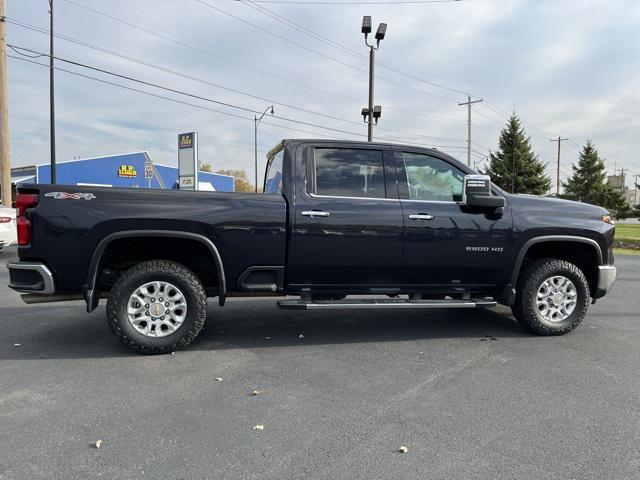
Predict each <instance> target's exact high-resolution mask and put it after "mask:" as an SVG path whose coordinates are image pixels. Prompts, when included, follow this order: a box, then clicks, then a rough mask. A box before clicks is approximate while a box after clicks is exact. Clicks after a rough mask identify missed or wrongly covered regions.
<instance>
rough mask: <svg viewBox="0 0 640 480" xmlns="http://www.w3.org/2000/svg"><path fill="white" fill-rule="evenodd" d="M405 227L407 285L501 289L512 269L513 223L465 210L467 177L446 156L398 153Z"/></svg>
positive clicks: (508, 218) (507, 215) (507, 216)
mask: <svg viewBox="0 0 640 480" xmlns="http://www.w3.org/2000/svg"><path fill="white" fill-rule="evenodd" d="M394 151H395V157H396V168H397V172H398V189H399V196H400V202H401V204H402V211H403V216H404V223H405V232H404V255H403V262H402V263H403V267H404V274H405V275H406V276H407V283H410V284H421V285H428V286H430V287H433V288H435V289H438V288H441V287H444V288H445V289H446V290H451V287H452V286H455V287H457V288H459V289H460V290H470V291H472V290H476V289H479V290H482V289H484V288H485V287H487V286H494V285H498V284H500V283H501V282H502V281H503V280H504V277H505V272H506V267H507V264H508V259H509V253H510V245H511V243H512V242H511V235H512V221H511V212H510V210H509V206H508V205H507V206H506V207H505V212H504V214H503V215H500V216H496V215H495V214H494V213H493V212H488V211H483V210H472V209H468V208H466V207H464V206H462V205H460V203H459V202H460V201H461V200H462V182H463V178H464V175H465V171H463V169H462V168H460V166H458V165H456V162H455V161H452V160H451V159H450V158H449V157H447V156H446V155H439V154H438V153H436V152H434V153H432V154H425V153H424V152H423V151H422V152H420V151H418V150H414V151H412V150H411V149H405V148H394Z"/></svg>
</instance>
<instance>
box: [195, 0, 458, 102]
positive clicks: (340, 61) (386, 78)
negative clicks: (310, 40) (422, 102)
mask: <svg viewBox="0 0 640 480" xmlns="http://www.w3.org/2000/svg"><path fill="white" fill-rule="evenodd" d="M197 2H198V3H200V4H202V5H205V6H207V7H209V8H211V9H212V10H215V11H217V12H220V13H222V14H223V15H227V16H229V17H231V18H234V19H235V20H238V21H239V22H242V23H244V24H246V25H249V26H251V27H253V28H255V29H257V30H260V31H261V32H264V33H266V34H267V35H271V36H272V37H276V38H278V39H280V40H283V41H285V42H287V43H290V44H292V45H295V46H296V47H298V48H302V49H304V50H307V51H309V52H311V53H314V54H316V55H319V56H321V57H323V58H326V59H327V60H331V61H332V62H336V63H338V64H340V65H343V66H345V67H347V68H350V69H352V70H356V71H358V72H361V73H367V74H368V73H369V72H368V71H367V70H365V69H362V68H359V67H356V66H355V65H351V64H350V63H347V62H343V61H342V60H339V59H337V58H335V57H332V56H331V55H327V54H326V53H322V52H319V51H318V50H315V49H313V48H310V47H307V46H306V45H303V44H302V43H299V42H296V41H295V40H291V39H290V38H287V37H285V36H284V35H280V34H278V33H275V32H272V31H270V30H268V29H266V28H263V27H261V26H260V25H256V24H255V23H252V22H250V21H248V20H245V19H244V18H241V17H239V16H237V15H234V14H233V13H229V12H227V11H225V10H222V9H221V8H218V7H216V6H215V5H212V4H210V3H208V2H205V1H204V0H197ZM377 78H379V79H380V80H384V81H385V82H387V83H391V84H393V85H397V86H399V87H402V88H406V89H408V90H412V91H414V92H418V93H422V94H424V95H429V96H431V97H434V98H438V99H440V100H445V101H447V102H454V101H455V99H452V98H447V97H443V96H441V95H438V94H435V93H431V92H427V91H425V90H420V89H419V88H415V87H412V86H410V85H407V84H404V83H401V82H397V81H395V80H392V79H390V78H388V77H382V76H380V75H378V77H377Z"/></svg>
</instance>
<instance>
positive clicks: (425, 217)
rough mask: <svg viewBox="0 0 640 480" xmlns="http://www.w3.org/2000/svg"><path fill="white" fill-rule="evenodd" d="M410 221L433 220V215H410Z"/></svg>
mask: <svg viewBox="0 0 640 480" xmlns="http://www.w3.org/2000/svg"><path fill="white" fill-rule="evenodd" d="M409 220H433V215H427V214H426V213H417V214H414V215H409Z"/></svg>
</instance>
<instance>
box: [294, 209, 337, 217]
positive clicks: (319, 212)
mask: <svg viewBox="0 0 640 480" xmlns="http://www.w3.org/2000/svg"><path fill="white" fill-rule="evenodd" d="M300 214H301V215H302V216H303V217H311V218H313V217H328V216H329V215H331V214H330V213H329V212H323V211H322V210H304V211H303V212H301V213H300Z"/></svg>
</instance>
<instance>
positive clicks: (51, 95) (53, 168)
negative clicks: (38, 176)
mask: <svg viewBox="0 0 640 480" xmlns="http://www.w3.org/2000/svg"><path fill="white" fill-rule="evenodd" d="M49 14H50V21H51V23H50V26H49V121H50V136H51V139H50V143H51V184H52V185H53V184H55V183H56V113H55V106H54V88H53V72H54V67H53V53H54V52H53V0H49Z"/></svg>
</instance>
